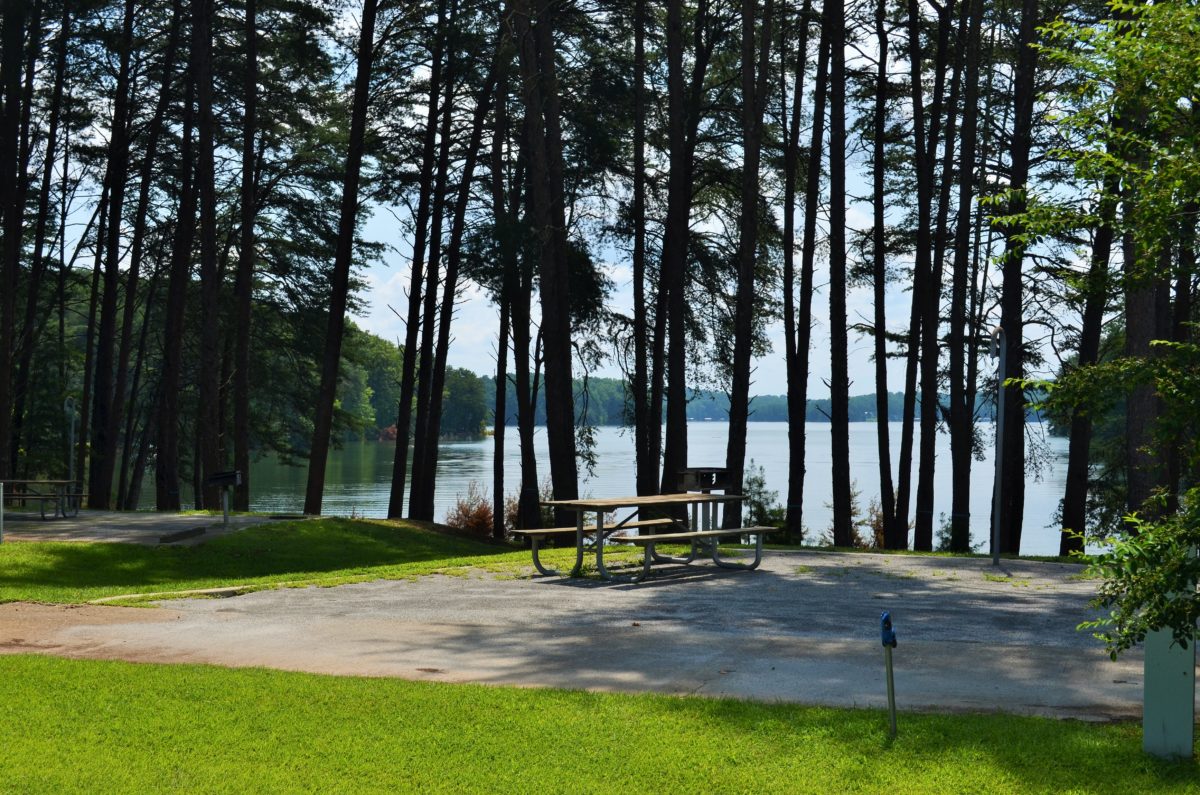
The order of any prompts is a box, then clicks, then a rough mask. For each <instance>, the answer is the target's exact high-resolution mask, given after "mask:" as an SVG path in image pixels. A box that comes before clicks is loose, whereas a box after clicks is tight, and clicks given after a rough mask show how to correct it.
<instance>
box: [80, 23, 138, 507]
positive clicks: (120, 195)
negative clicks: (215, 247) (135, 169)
mask: <svg viewBox="0 0 1200 795" xmlns="http://www.w3.org/2000/svg"><path fill="white" fill-rule="evenodd" d="M133 11H134V3H133V0H125V19H124V23H123V25H122V30H121V44H120V48H121V49H120V63H121V65H120V70H119V71H118V73H117V89H116V91H117V94H116V99H115V105H114V109H113V119H112V133H111V137H110V139H109V146H108V174H109V180H108V182H109V196H108V227H107V233H108V234H107V240H106V241H105V244H104V245H105V249H106V254H105V263H104V291H103V298H102V300H101V303H100V329H99V331H98V332H97V335H96V383H95V392H94V393H93V396H92V415H93V416H92V457H91V462H90V468H89V471H88V505H89V506H90V507H92V508H101V509H105V508H108V507H109V506H110V505H111V504H112V481H113V469H114V467H115V466H116V462H115V461H114V460H113V459H114V458H115V457H116V456H115V453H116V449H117V448H116V441H115V440H112V439H110V438H109V431H110V429H111V428H112V424H111V416H110V415H111V413H112V408H113V405H112V404H113V339H114V338H115V336H116V334H115V331H116V323H117V289H118V284H119V281H120V264H121V221H122V210H123V208H124V200H125V182H126V179H127V177H128V172H129V101H130V96H129V95H130V91H131V85H130V84H131V79H130V59H131V56H132V50H133ZM117 419H118V427H119V422H120V418H117Z"/></svg>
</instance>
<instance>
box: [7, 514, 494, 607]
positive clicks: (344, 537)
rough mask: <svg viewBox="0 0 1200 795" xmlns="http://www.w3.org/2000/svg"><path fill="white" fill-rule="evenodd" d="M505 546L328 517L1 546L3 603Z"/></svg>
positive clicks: (266, 576) (356, 567) (337, 568)
mask: <svg viewBox="0 0 1200 795" xmlns="http://www.w3.org/2000/svg"><path fill="white" fill-rule="evenodd" d="M504 551H505V550H503V549H499V548H497V547H495V546H492V545H488V544H485V543H481V542H477V541H473V540H470V539H464V538H456V537H451V536H446V535H442V534H439V533H434V532H429V531H426V530H422V529H418V528H413V527H410V526H406V525H405V524H401V523H390V522H373V521H361V520H353V519H339V518H328V519H321V520H317V521H303V522H283V523H278V524H272V525H264V526H262V527H254V528H250V529H247V530H244V531H242V532H239V533H234V534H232V535H228V536H224V537H222V538H218V539H214V540H213V541H210V542H207V543H205V544H200V545H198V546H191V547H146V546H140V545H135V544H112V543H97V544H80V543H21V544H5V545H3V546H0V601H13V600H18V599H30V600H37V599H47V600H61V599H63V598H64V596H65V595H69V594H75V595H78V596H83V597H84V598H89V596H88V594H89V592H90V591H101V592H105V593H107V592H111V591H118V592H119V591H122V590H147V589H153V588H162V589H172V588H182V587H189V586H194V587H204V586H206V585H208V584H212V583H218V582H219V583H230V582H246V581H263V580H266V581H271V580H287V579H304V578H305V577H306V576H312V575H324V574H330V573H334V572H337V573H342V574H345V575H347V576H353V575H354V574H355V573H356V572H365V571H366V570H368V569H374V568H379V567H388V566H403V565H405V564H418V563H421V562H425V561H439V560H445V559H453V558H464V557H471V558H478V557H484V556H492V555H496V554H498V553H502V552H504ZM96 595H100V594H99V593H97V594H96Z"/></svg>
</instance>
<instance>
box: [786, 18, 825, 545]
mask: <svg viewBox="0 0 1200 795" xmlns="http://www.w3.org/2000/svg"><path fill="white" fill-rule="evenodd" d="M811 13H812V0H804V5H803V6H802V7H801V9H800V17H799V24H800V36H799V41H798V43H797V45H796V51H795V53H794V55H793V58H794V59H795V67H794V68H795V74H794V78H793V79H794V83H795V86H794V88H793V92H792V108H791V117H790V118H788V115H787V114H788V108H787V70H786V68H783V69H780V74H779V82H780V92H779V96H780V117H781V118H782V119H783V120H784V122H783V123H784V128H785V129H786V130H787V140H786V142H785V144H784V150H783V335H784V363H785V365H786V369H787V381H788V393H787V404H788V452H789V454H790V455H789V463H788V499H787V512H786V514H785V517H786V518H785V527H784V529H785V532H786V533H787V541H788V542H789V543H797V542H799V541H800V540H801V539H802V538H803V536H804V524H803V516H802V514H801V510H800V509H801V507H802V503H803V500H802V499H801V500H799V501H798V502H797V501H794V500H793V494H795V493H796V491H797V488H798V489H799V490H800V491H803V488H804V429H805V409H806V408H807V407H806V406H805V405H804V404H805V401H804V400H803V398H800V399H798V398H799V395H800V394H803V390H793V389H792V385H793V384H794V383H795V382H796V381H797V379H800V378H804V379H805V380H806V381H807V379H808V372H807V370H806V371H805V372H803V373H801V372H800V369H799V364H800V362H799V355H798V353H797V351H796V274H795V254H796V180H797V171H798V170H799V160H800V117H801V112H802V110H801V109H802V108H803V101H804V70H805V67H806V66H807V61H808V29H809V16H810V15H811ZM789 33H794V31H791V30H789V28H788V26H787V25H780V31H779V53H780V58H781V59H782V58H783V57H784V55H785V53H786V52H787V43H786V37H787V36H788V34H789ZM818 57H819V56H818ZM804 322H805V323H806V324H807V323H809V322H810V321H809V319H808V318H805V319H804ZM797 442H799V450H800V452H799V455H798V456H797V454H796V448H797ZM797 475H798V476H799V477H798V481H799V486H798V487H797Z"/></svg>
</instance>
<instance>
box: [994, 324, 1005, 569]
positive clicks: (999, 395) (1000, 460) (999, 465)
mask: <svg viewBox="0 0 1200 795" xmlns="http://www.w3.org/2000/svg"><path fill="white" fill-rule="evenodd" d="M991 355H992V358H993V359H995V358H996V357H997V356H999V357H1000V366H999V367H998V368H997V369H996V484H995V486H994V487H993V489H992V565H993V566H999V565H1000V499H1001V497H1002V496H1003V491H1002V490H1003V480H1002V475H1003V472H1004V379H1005V378H1007V377H1008V370H1007V366H1006V359H1007V358H1008V346H1007V345H1005V340H1004V329H1003V328H1001V327H1000V326H996V328H994V329H992V347H991Z"/></svg>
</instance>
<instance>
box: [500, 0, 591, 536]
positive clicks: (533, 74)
mask: <svg viewBox="0 0 1200 795" xmlns="http://www.w3.org/2000/svg"><path fill="white" fill-rule="evenodd" d="M533 18H534V17H533V13H532V8H531V3H530V2H529V0H520V2H518V3H517V4H515V13H514V15H513V17H512V19H513V23H514V28H515V30H516V34H517V35H516V39H517V41H518V42H519V43H520V64H521V79H522V84H523V88H524V91H523V94H524V99H525V112H526V116H527V118H528V120H529V123H528V125H527V133H528V138H529V182H530V198H531V204H532V206H533V220H534V222H533V228H534V230H535V234H536V235H537V237H538V239H539V244H540V249H541V254H540V265H539V273H540V277H541V290H540V293H541V307H542V344H543V346H544V348H543V350H544V355H545V361H546V370H545V378H546V435H547V437H548V441H549V446H550V477H551V480H552V482H553V487H554V497H555V499H563V500H566V499H574V498H575V497H576V496H577V495H578V493H579V491H578V490H579V484H578V482H577V480H576V467H575V412H574V408H573V405H574V398H573V394H572V389H573V384H572V381H571V357H572V348H571V318H570V311H569V307H570V300H569V299H570V292H569V285H568V275H567V259H566V229H565V217H564V212H563V210H564V206H563V193H562V187H563V183H562V179H563V174H562V140H561V133H560V131H559V115H560V112H559V101H558V80H557V77H556V73H555V63H554V60H555V48H554V37H553V25H552V8H551V7H548V6H541V7H539V8H538V13H537V24H536V25H533V24H532V21H533ZM567 518H568V517H567V516H566V514H565V512H560V515H559V516H557V517H556V521H557V522H560V523H564V522H566V521H567Z"/></svg>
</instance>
